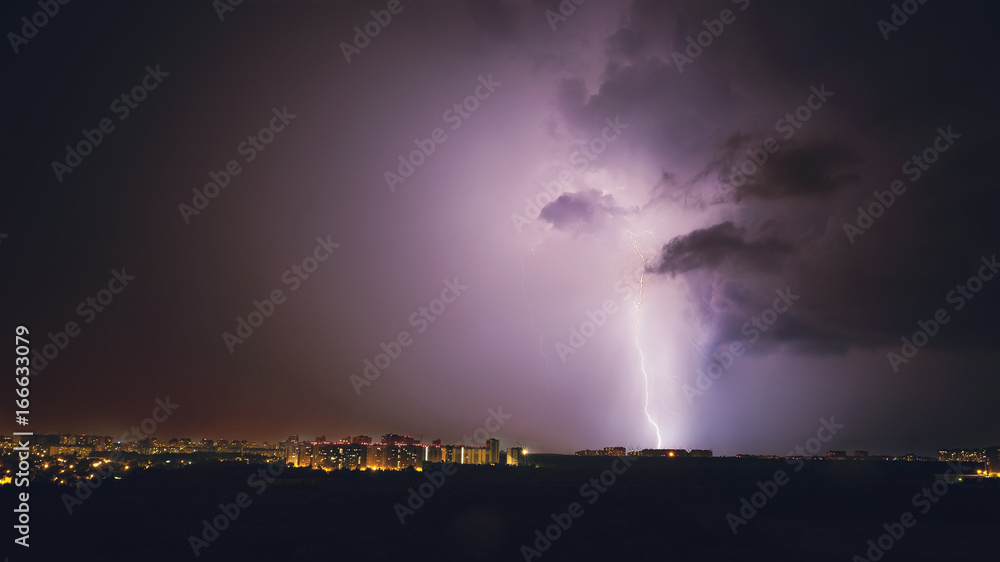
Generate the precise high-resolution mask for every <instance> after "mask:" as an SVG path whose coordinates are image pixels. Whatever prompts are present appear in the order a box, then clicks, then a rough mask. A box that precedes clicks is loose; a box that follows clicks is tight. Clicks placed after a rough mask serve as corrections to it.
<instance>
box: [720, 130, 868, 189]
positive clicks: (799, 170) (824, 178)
mask: <svg viewBox="0 0 1000 562" xmlns="http://www.w3.org/2000/svg"><path fill="white" fill-rule="evenodd" d="M748 150H749V151H752V153H753V154H752V155H751V154H750V153H749V152H747V151H742V152H740V153H738V154H739V155H740V156H741V158H742V160H739V161H737V162H734V164H733V165H734V167H737V168H745V169H746V170H749V171H750V175H749V176H748V177H747V176H742V175H735V173H734V172H732V171H730V172H729V173H723V174H720V175H724V176H728V178H727V179H726V180H724V181H727V182H728V183H729V184H730V185H731V186H733V187H735V190H736V197H737V199H741V198H743V197H758V198H761V199H777V198H782V197H826V196H829V195H830V194H831V193H833V192H834V191H835V190H837V188H839V187H841V186H843V185H847V184H850V183H855V182H857V181H858V180H859V179H860V176H859V175H858V174H857V173H855V172H853V171H851V169H850V168H849V165H850V164H852V163H854V162H857V160H858V158H857V155H856V154H855V153H854V151H853V150H852V149H850V148H848V147H846V146H844V145H843V144H838V143H830V142H811V143H809V144H807V145H803V146H794V145H793V146H789V147H779V148H778V149H777V151H776V152H774V153H773V154H772V153H768V152H767V151H766V150H764V148H763V147H761V146H751V147H749V148H748ZM754 156H756V158H757V160H754ZM757 161H762V162H763V164H762V165H760V166H757ZM730 170H732V168H730ZM720 179H721V178H720Z"/></svg>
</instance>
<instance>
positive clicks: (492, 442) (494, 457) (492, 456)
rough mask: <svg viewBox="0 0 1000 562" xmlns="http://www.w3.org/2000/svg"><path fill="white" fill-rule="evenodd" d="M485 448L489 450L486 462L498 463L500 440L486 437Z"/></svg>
mask: <svg viewBox="0 0 1000 562" xmlns="http://www.w3.org/2000/svg"><path fill="white" fill-rule="evenodd" d="M486 449H487V450H488V451H489V455H488V457H487V459H486V463H487V464H501V463H500V441H499V440H498V439H487V440H486Z"/></svg>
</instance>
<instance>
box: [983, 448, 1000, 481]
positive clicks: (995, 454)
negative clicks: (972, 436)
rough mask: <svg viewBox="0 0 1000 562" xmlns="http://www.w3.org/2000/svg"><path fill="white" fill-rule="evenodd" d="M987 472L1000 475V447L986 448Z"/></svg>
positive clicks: (991, 474)
mask: <svg viewBox="0 0 1000 562" xmlns="http://www.w3.org/2000/svg"><path fill="white" fill-rule="evenodd" d="M986 474H988V475H990V476H1000V447H990V448H988V449H986Z"/></svg>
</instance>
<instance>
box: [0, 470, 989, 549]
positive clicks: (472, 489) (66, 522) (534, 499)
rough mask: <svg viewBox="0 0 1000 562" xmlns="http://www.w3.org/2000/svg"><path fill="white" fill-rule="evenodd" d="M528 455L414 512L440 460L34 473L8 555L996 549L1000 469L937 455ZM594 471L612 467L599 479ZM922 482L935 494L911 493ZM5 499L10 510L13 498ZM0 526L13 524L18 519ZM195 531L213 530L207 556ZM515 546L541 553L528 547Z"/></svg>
mask: <svg viewBox="0 0 1000 562" xmlns="http://www.w3.org/2000/svg"><path fill="white" fill-rule="evenodd" d="M533 461H534V462H535V463H536V464H538V465H539V468H534V469H527V468H520V469H518V468H510V467H486V466H459V467H456V468H457V470H455V471H454V473H453V474H451V475H448V476H445V479H444V480H443V482H442V481H441V479H440V478H438V483H439V484H440V487H439V488H434V490H433V492H432V493H431V492H430V489H431V487H432V486H433V485H428V486H424V488H423V492H425V495H429V497H428V498H426V499H424V500H423V505H420V504H419V503H418V502H417V501H416V499H413V500H412V501H413V505H415V506H417V508H416V509H414V510H413V511H412V513H409V512H404V511H402V506H404V505H406V503H407V501H408V498H409V497H410V493H409V490H410V489H411V488H413V489H414V490H417V489H418V488H419V486H420V484H421V483H425V482H428V479H427V474H429V473H431V471H428V472H427V473H420V472H379V473H371V472H337V473H331V474H325V473H322V472H318V471H309V470H303V469H283V470H282V471H281V474H280V475H279V476H278V477H276V478H274V479H273V481H272V482H270V483H267V479H266V478H262V477H259V476H258V477H257V478H255V479H251V480H250V481H249V482H248V478H250V477H251V476H252V475H255V474H258V471H259V470H260V469H261V468H263V467H262V466H259V465H255V466H248V465H244V464H237V463H204V464H199V465H195V466H193V467H189V468H186V469H181V470H176V471H170V472H158V471H152V470H150V471H146V472H144V473H140V474H137V475H135V476H133V477H130V478H127V479H125V480H112V481H109V482H105V483H103V484H102V485H101V486H100V487H99V488H98V489H96V490H95V491H94V493H93V495H92V496H91V497H89V498H87V499H86V500H85V501H84V502H83V503H82V505H78V506H76V508H75V509H74V513H73V515H69V514H67V510H66V508H65V507H64V506H63V501H62V499H61V496H62V494H63V493H65V492H72V491H73V490H72V489H71V488H65V487H63V488H56V487H52V486H43V485H32V486H31V488H30V491H31V506H30V509H31V536H30V543H31V547H30V549H29V550H27V551H26V549H23V548H20V547H16V548H15V547H14V545H13V543H12V537H11V536H9V535H8V537H7V538H6V545H8V546H7V548H5V549H4V551H5V552H6V553H8V555H9V559H10V560H11V561H18V560H69V561H73V560H83V561H86V560H111V561H119V560H123V561H124V560H127V561H167V560H194V559H197V560H251V561H252V560H294V561H311V560H357V561H368V560H375V561H380V560H397V561H409V560H418V561H419V560H484V561H492V560H506V561H517V560H525V559H526V555H527V557H529V558H530V559H531V560H542V561H554V560H657V561H660V560H682V561H700V560H706V561H707V560H726V561H732V560H778V561H784V560H789V561H793V560H795V561H797V560H802V561H817V560H840V561H843V562H848V561H850V560H852V557H853V556H855V555H858V556H860V557H861V558H860V559H862V560H864V559H868V558H866V551H867V550H869V549H870V548H871V546H870V545H869V544H868V541H869V540H873V541H875V543H872V544H877V541H878V540H879V537H880V535H883V534H886V533H887V532H888V531H887V530H886V528H884V527H883V525H884V524H889V525H890V529H894V530H895V531H896V533H897V534H900V537H899V538H898V539H897V538H892V537H888V536H887V538H883V539H882V544H883V545H884V546H889V548H888V550H887V551H886V552H885V553H884V554H882V556H881V557H880V558H881V559H884V560H886V561H887V562H889V561H902V560H906V561H932V560H933V561H950V562H960V561H972V560H997V559H1000V539H998V531H997V530H998V527H1000V526H998V524H1000V510H998V507H1000V486H998V485H997V484H998V483H997V479H993V480H992V481H988V482H987V481H983V480H979V479H969V478H965V479H963V481H962V482H955V483H954V484H952V485H946V484H945V483H940V484H938V485H937V488H936V489H934V488H933V487H932V486H933V485H934V482H935V478H936V477H935V474H938V475H940V474H942V473H944V472H945V471H946V470H947V468H948V467H947V465H945V464H944V463H928V462H892V463H890V462H876V461H871V462H852V461H811V462H807V463H805V465H804V466H803V468H802V469H801V470H800V471H799V472H795V471H794V466H790V465H789V464H787V463H786V462H785V461H784V460H758V459H718V458H717V459H637V460H636V461H635V462H634V463H633V464H632V466H630V467H629V466H625V465H623V464H621V463H620V461H619V464H616V465H614V468H615V469H617V470H618V471H619V472H621V474H617V475H615V476H614V482H613V483H611V484H607V483H608V482H610V481H611V480H612V478H611V476H610V474H613V472H610V469H611V468H612V463H613V462H614V459H613V458H611V457H588V458H582V457H567V456H557V455H536V456H535V457H534V458H533ZM606 470H607V471H609V472H607V473H605V471H606ZM779 470H782V471H785V473H786V477H787V480H785V479H784V477H779V478H778V479H777V480H780V481H783V482H785V483H783V484H774V485H770V484H768V482H769V481H774V480H775V474H776V471H779ZM602 473H604V484H602V483H601V481H600V480H597V481H596V482H597V484H596V485H595V484H593V483H592V482H591V479H592V478H600V477H601V475H602ZM265 474H266V469H265ZM937 478H938V479H940V477H937ZM758 482H760V483H761V485H762V486H758ZM924 488H927V493H928V494H929V498H923V496H922V497H921V498H916V500H917V501H914V496H916V495H918V494H922V493H923V492H922V491H923V489H924ZM762 490H763V492H762V493H761V494H760V495H758V496H757V497H756V501H757V503H758V504H761V502H762V500H763V499H764V498H765V497H766V492H767V491H770V492H771V493H772V494H773V497H769V498H766V503H764V504H763V507H759V508H754V509H755V510H756V513H753V514H752V515H751V511H750V510H749V508H747V507H745V506H742V507H744V512H743V515H750V517H749V518H746V519H745V521H746V523H745V524H742V523H739V524H737V530H738V532H737V534H735V535H734V533H733V532H732V530H731V525H733V524H734V523H733V522H734V521H737V520H736V519H735V517H737V516H740V509H741V499H742V498H746V499H747V501H748V502H751V501H752V500H753V499H754V498H753V495H754V494H755V493H756V492H758V491H762ZM942 491H943V492H942ZM15 492H16V490H15V489H14V488H13V487H12V486H3V487H2V488H0V496H2V497H3V502H4V505H5V506H14V505H15V498H14V493H15ZM258 492H260V493H258ZM241 493H245V494H246V497H245V498H243V499H244V503H245V507H242V508H240V511H239V513H238V515H236V516H235V517H234V518H229V519H227V518H226V517H225V516H223V515H221V514H222V511H220V508H219V504H220V503H222V504H227V505H228V504H233V503H234V502H236V501H237V497H238V495H239V494H241ZM414 493H416V492H414ZM246 498H249V503H246V501H245V500H246ZM922 498H923V499H922ZM930 498H933V500H935V501H932V500H931V499H930ZM573 502H576V503H577V504H579V505H578V507H573V506H572V505H571V504H572V503H573ZM397 503H398V504H400V508H396V509H394V506H395V504H397ZM5 509H6V510H7V513H8V518H10V519H13V517H12V515H11V510H12V509H13V507H5ZM230 512H231V513H235V512H234V511H233V510H232V509H231V508H230ZM568 512H573V513H575V514H576V517H574V516H573V515H572V514H570V513H568ZM905 512H909V513H910V514H911V515H912V519H907V520H906V522H908V523H911V526H909V527H904V526H903V525H902V524H900V523H899V522H900V520H901V517H903V516H904V513H905ZM564 513H565V514H566V515H565V516H563V515H562V514H564ZM727 513H731V514H733V517H732V518H730V520H729V521H727ZM400 514H402V516H403V518H404V521H405V524H401V523H400ZM553 514H555V515H556V518H557V519H558V520H559V521H561V522H562V524H563V526H564V527H566V528H565V529H558V527H551V528H549V529H548V532H549V533H550V536H556V537H558V538H556V539H554V540H551V541H549V540H548V539H545V540H541V539H539V534H536V531H540V533H545V532H546V527H548V526H550V525H557V523H554V522H553V518H552V515H553ZM213 519H216V520H218V521H219V523H220V525H222V524H225V525H224V526H225V529H224V530H222V531H221V532H218V534H217V536H216V535H215V534H214V533H213V532H212V531H208V532H207V538H212V539H213V540H211V541H209V540H206V531H205V525H206V523H205V521H206V520H207V521H211V520H213ZM894 524H895V525H894ZM4 527H5V528H6V529H7V530H6V531H5V534H9V533H10V532H11V526H10V525H5V526H4ZM556 529H558V532H557V530H556ZM192 535H193V536H196V537H199V538H200V539H202V540H204V541H205V542H204V545H202V546H201V547H200V548H199V552H198V556H197V557H196V556H195V553H194V549H193V548H192V546H191V544H190V539H189V537H190V536H192ZM890 539H891V541H890ZM536 541H537V542H538V544H537V545H536V544H535V543H536ZM205 545H207V546H205ZM522 545H526V546H528V547H531V548H532V549H537V554H540V556H535V555H534V554H533V553H530V552H527V551H525V552H522ZM543 549H544V550H543ZM872 554H873V555H876V556H877V555H878V554H880V553H879V552H875V551H873V552H872Z"/></svg>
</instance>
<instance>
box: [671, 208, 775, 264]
mask: <svg viewBox="0 0 1000 562" xmlns="http://www.w3.org/2000/svg"><path fill="white" fill-rule="evenodd" d="M790 250H791V247H790V246H788V245H787V244H785V243H783V242H780V241H778V240H775V239H760V240H752V241H751V240H749V239H748V237H747V232H746V230H745V229H741V228H737V227H736V226H734V225H733V223H732V222H728V221H727V222H724V223H721V224H717V225H715V226H711V227H709V228H704V229H700V230H695V231H693V232H691V233H690V234H686V235H683V236H678V237H677V238H674V239H673V240H671V241H670V242H668V243H667V244H665V245H664V246H663V253H662V255H661V261H660V264H659V265H658V266H657V268H656V270H657V271H658V272H660V273H668V274H670V275H676V274H678V273H684V272H687V271H691V270H694V269H702V268H709V269H711V268H715V267H718V266H719V265H721V264H723V263H735V262H738V263H739V264H740V265H742V266H744V267H747V268H749V269H763V270H773V269H774V268H775V267H777V266H778V264H779V263H780V261H781V258H782V257H783V256H784V255H786V254H788V252H789V251H790Z"/></svg>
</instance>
